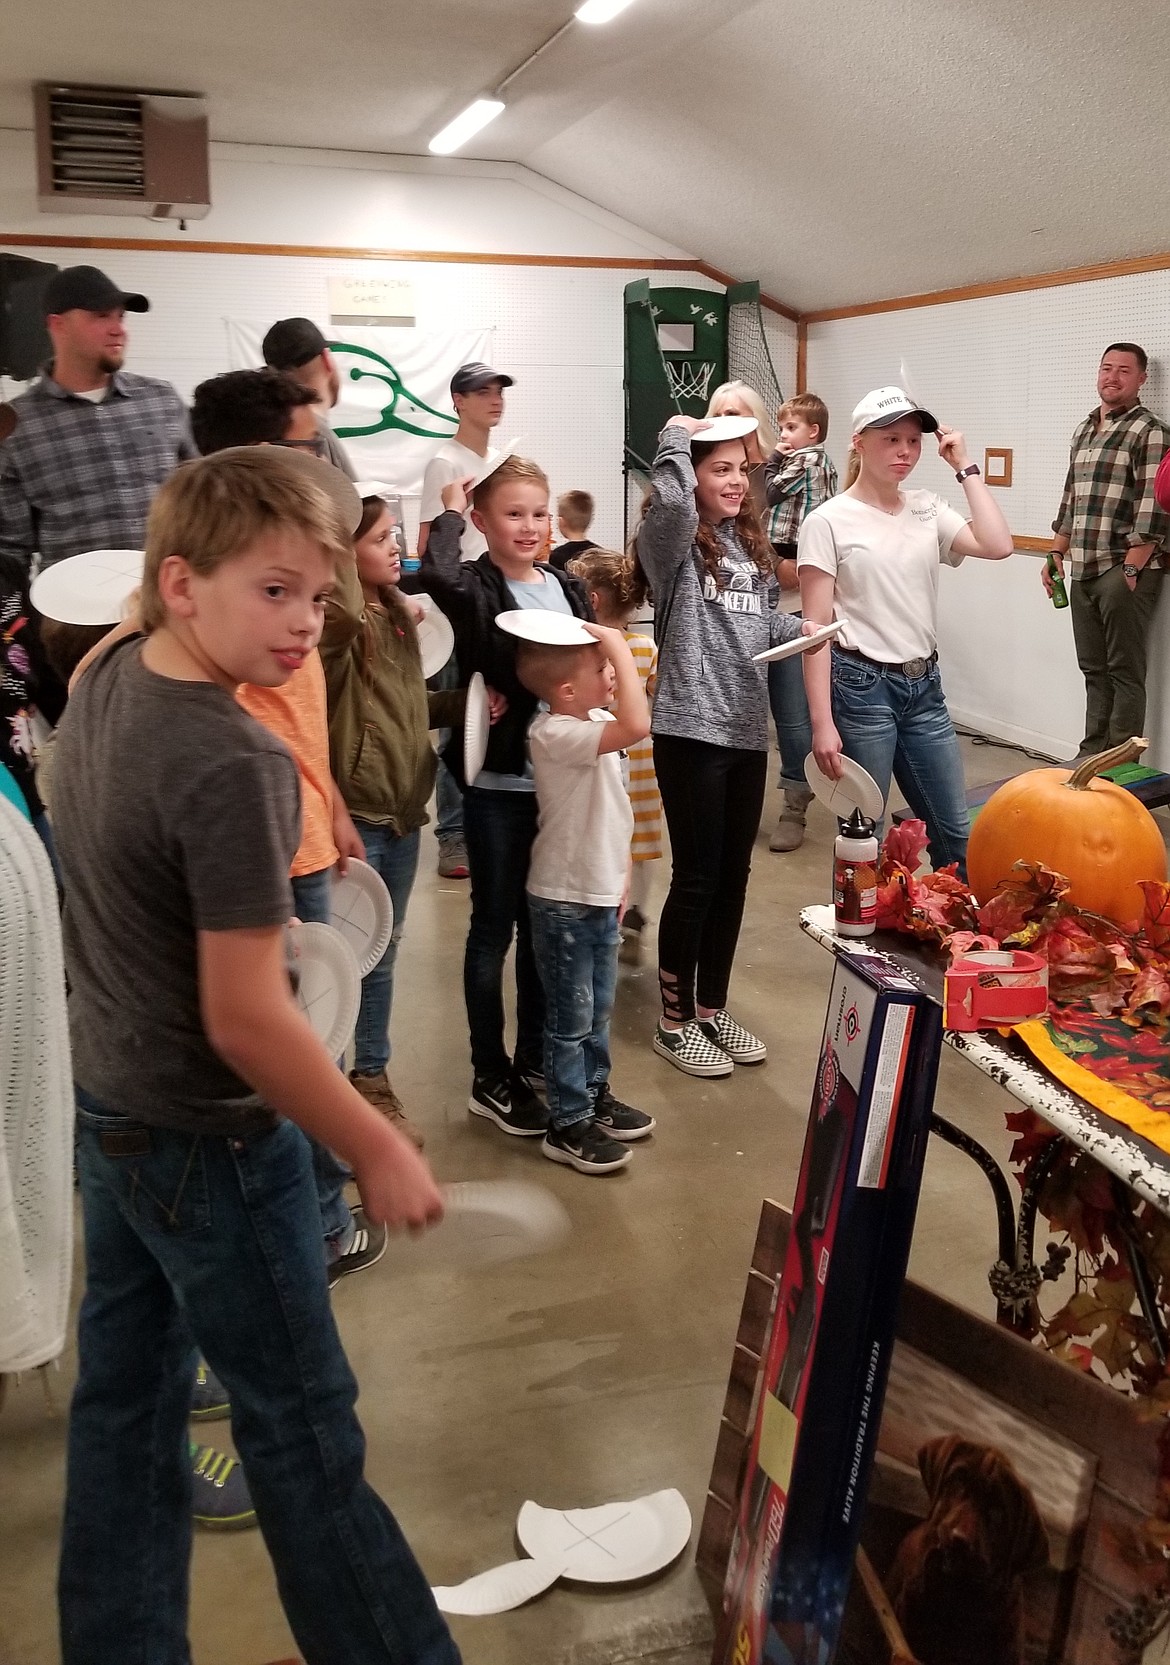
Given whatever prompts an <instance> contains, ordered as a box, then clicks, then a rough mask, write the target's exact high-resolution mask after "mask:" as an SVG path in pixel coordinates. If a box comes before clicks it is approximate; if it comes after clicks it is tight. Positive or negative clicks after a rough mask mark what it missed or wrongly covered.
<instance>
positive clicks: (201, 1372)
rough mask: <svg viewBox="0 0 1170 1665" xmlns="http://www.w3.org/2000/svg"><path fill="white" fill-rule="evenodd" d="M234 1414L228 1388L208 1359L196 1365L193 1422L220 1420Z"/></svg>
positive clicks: (192, 1400) (192, 1403)
mask: <svg viewBox="0 0 1170 1665" xmlns="http://www.w3.org/2000/svg"><path fill="white" fill-rule="evenodd" d="M231 1414H232V1407H231V1402H230V1400H229V1399H228V1393H227V1389H226V1388H225V1387H224V1385H223V1383H222V1382H221V1381H220V1379H219V1377H218V1376H217V1375H216V1374H215V1371H214V1370H212V1368H211V1366H210V1365H209V1364H208V1362H207V1360H206V1359H200V1360H199V1363H198V1364H197V1365H196V1366H195V1388H194V1392H193V1393H192V1395H191V1421H192V1422H219V1421H221V1420H222V1419H223V1418H224V1417H227V1416H230V1415H231Z"/></svg>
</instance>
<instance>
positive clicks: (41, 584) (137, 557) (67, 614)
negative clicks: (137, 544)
mask: <svg viewBox="0 0 1170 1665" xmlns="http://www.w3.org/2000/svg"><path fill="white" fill-rule="evenodd" d="M144 559H145V556H144V555H143V553H142V550H141V549H90V550H87V551H86V553H85V554H84V555H70V556H68V557H67V558H66V559H65V560H64V561H54V563H53V565H52V566H51V567H46V568H45V570H44V571H43V572H38V573H37V575H36V577H35V578H34V579H33V581H32V588H31V590H30V591H29V596H30V599H31V600H32V604H33V606H34V607H35V608H36V610H37V612H38V613H42V614H43V615H44V617H45V618H47V619H58V620H59V621H60V622H61V623H62V624H118V623H120V622H121V619H122V616H123V612H124V609H125V606H126V603H127V602H128V601H129V599H130V597H131V596H132V595H133V593H134V591H135V590H136V589H137V588H138V586H139V585H140V584H141V583H142V563H143V561H144Z"/></svg>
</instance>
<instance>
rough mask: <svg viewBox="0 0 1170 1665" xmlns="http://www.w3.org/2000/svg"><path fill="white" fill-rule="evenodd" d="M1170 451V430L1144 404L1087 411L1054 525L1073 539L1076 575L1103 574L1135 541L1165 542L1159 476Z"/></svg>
mask: <svg viewBox="0 0 1170 1665" xmlns="http://www.w3.org/2000/svg"><path fill="white" fill-rule="evenodd" d="M1099 415H1100V416H1101V417H1102V420H1101V424H1100V426H1099V427H1098V425H1097V419H1098V416H1099ZM1168 450H1170V428H1167V426H1166V424H1165V423H1164V422H1159V420H1158V418H1157V417H1156V416H1155V415H1154V414H1153V413H1152V412H1151V411H1148V410H1147V409H1146V407H1145V406H1144V405H1131V406H1130V408H1129V410H1126V411H1119V412H1118V413H1117V414H1115V415H1104V414H1103V413H1101V412H1100V410H1094V411H1092V412H1091V413H1090V415H1088V416H1086V418H1085V420H1084V421H1083V422H1082V423H1081V425H1080V427H1079V428H1078V429H1077V431H1076V433H1075V434H1074V435H1073V440H1072V449H1071V452H1070V455H1069V464H1068V473H1067V475H1066V476H1065V482H1064V495H1063V496H1062V498H1061V500H1060V513H1059V514H1058V515H1057V517H1056V519H1055V520H1054V521H1053V523H1052V530H1053V531H1054V532H1055V534H1056V535H1057V537H1060V538H1068V540H1069V546H1068V560H1069V567H1070V573H1071V576H1072V577H1073V578H1078V579H1079V578H1099V577H1100V576H1101V574H1102V573H1103V572H1108V571H1109V569H1110V568H1111V567H1115V566H1118V565H1120V564H1121V563H1122V562H1124V561H1125V560H1127V559H1128V557H1129V552H1130V550H1131V549H1133V548H1134V547H1135V546H1136V545H1138V544H1145V543H1152V544H1155V545H1158V546H1161V545H1164V544H1165V543H1166V541H1167V539H1168V537H1170V517H1168V516H1167V515H1166V514H1164V513H1163V511H1162V510H1161V509H1159V507H1158V505H1157V503H1156V502H1155V501H1154V475H1155V474H1156V472H1157V469H1158V464H1159V463H1160V462H1161V460H1162V458H1163V457H1164V456H1165V454H1166V452H1167V451H1168ZM1155 559H1156V556H1155Z"/></svg>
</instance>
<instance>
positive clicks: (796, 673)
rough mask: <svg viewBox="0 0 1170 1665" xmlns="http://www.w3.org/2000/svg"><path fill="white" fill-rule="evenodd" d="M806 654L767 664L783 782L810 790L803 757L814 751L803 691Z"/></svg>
mask: <svg viewBox="0 0 1170 1665" xmlns="http://www.w3.org/2000/svg"><path fill="white" fill-rule="evenodd" d="M803 663H804V661H803V658H802V656H801V655H800V654H799V653H795V654H793V656H792V658H791V659H773V660H772V662H771V664H770V665H769V666H768V704H769V705H770V706H771V707H772V721H773V722H774V723H775V724H776V740H777V743H778V745H779V747H780V785H781V787H787V788H788V789H789V790H790V791H793V792H807V791H808V780H807V778H806V776H805V773H804V760H805V758H806V757H807V756H808V754H809V752H811V751H812V719H811V718H810V716H809V714H808V699H807V698H806V696H805V692H804V670H803V668H802V667H803Z"/></svg>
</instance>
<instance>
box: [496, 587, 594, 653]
mask: <svg viewBox="0 0 1170 1665" xmlns="http://www.w3.org/2000/svg"><path fill="white" fill-rule="evenodd" d="M552 582H553V583H555V582H556V580H555V579H553V581H552ZM496 623H497V624H498V625H499V627H500V629H501V630H506V631H507V633H508V635H509V636H518V637H519V638H520V639H521V640H522V641H525V642H542V643H543V644H544V645H545V646H546V647H585V646H587V645H588V643H590V642H595V641H596V640H597V637H596V636H591V635H590V634H589V632H588V631H587V630H586V628H585V626H584V625H583V624H582V623H581V620H580V619H578V618H573V617H571V616H570V615H569V614H568V613H546V612H545V611H544V609H543V608H542V607H517V608H513V609H512V611H511V612H509V613H497V614H496Z"/></svg>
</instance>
